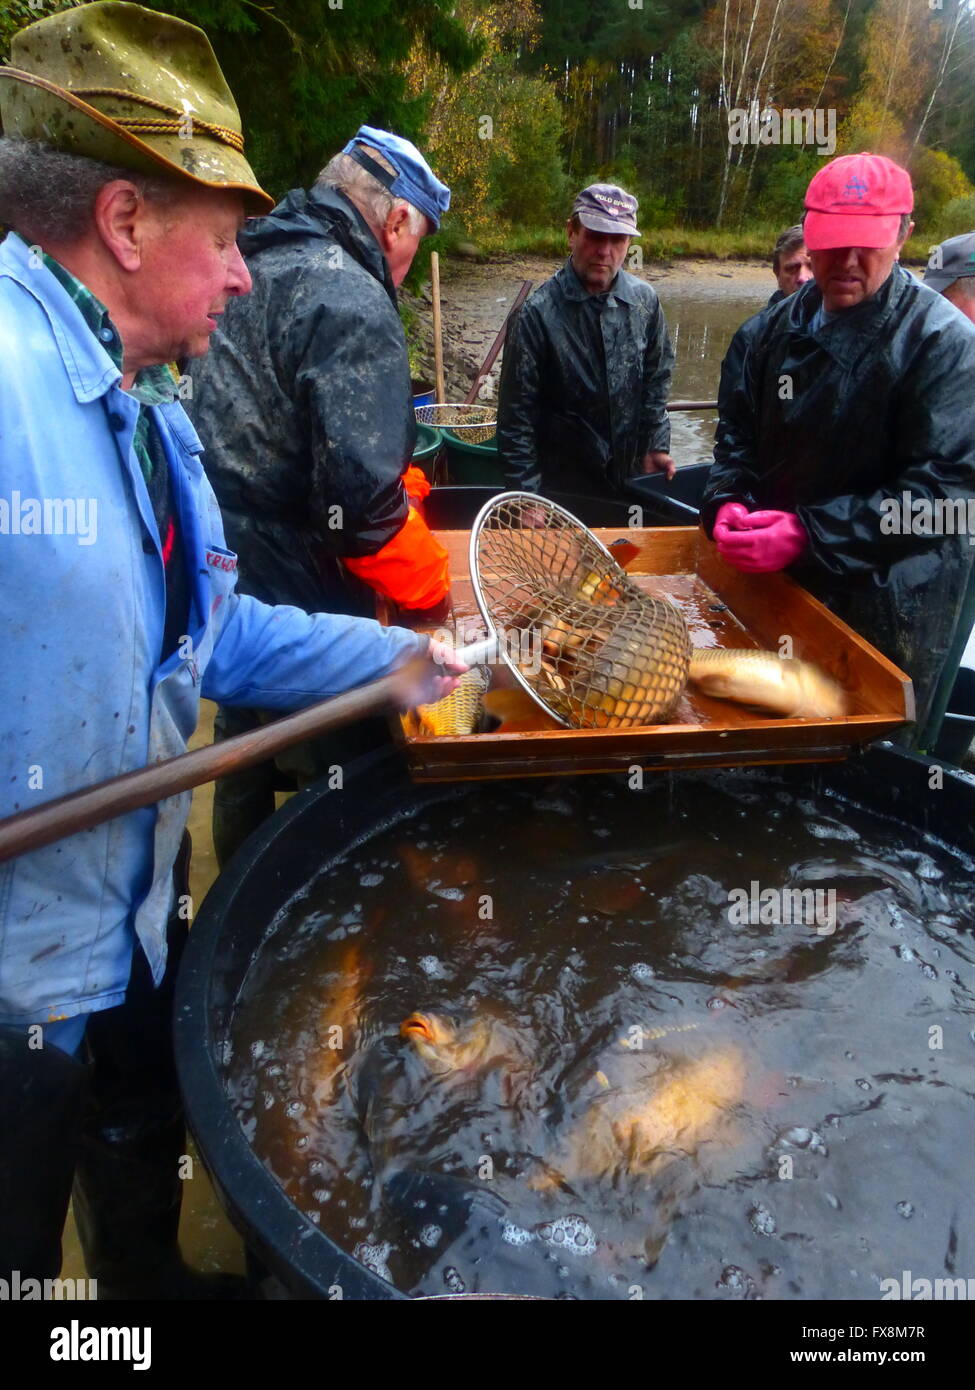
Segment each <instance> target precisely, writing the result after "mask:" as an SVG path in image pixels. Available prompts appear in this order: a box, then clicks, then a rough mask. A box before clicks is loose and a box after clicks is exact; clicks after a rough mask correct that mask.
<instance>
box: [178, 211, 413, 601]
mask: <svg viewBox="0 0 975 1390" xmlns="http://www.w3.org/2000/svg"><path fill="white" fill-rule="evenodd" d="M239 241H240V248H241V250H242V251H243V253H244V255H245V256H246V258H247V265H248V269H249V270H250V272H251V275H252V277H253V280H254V288H253V291H252V292H251V294H249V295H246V296H243V297H240V298H235V299H232V300H231V301H230V302H229V303H228V305H227V308H226V311H225V313H224V315H223V318H222V319H221V320H220V327H219V328H218V330H217V331H216V332H215V333H214V334H213V335H212V337H211V345H210V351H209V353H208V354H207V356H206V357H203V358H200V359H199V360H198V361H195V362H193V363H192V364H191V376H192V391H193V394H192V399H191V400H189V401H187V402H185V404H186V407H187V409H188V411H189V412H190V414H191V416H192V417H193V420H194V423H195V424H196V426H197V429H198V431H199V433H200V436H201V437H202V439H203V441H204V443H205V445H206V455H205V465H206V471H207V475H208V477H209V478H210V481H211V482H212V484H213V487H214V490H215V492H216V494H217V498H218V499H219V502H220V505H221V509H222V511H223V516H224V523H225V527H226V532H227V544H228V545H229V546H230V547H231V549H233V550H236V551H237V553H238V556H239V569H240V585H239V587H240V589H241V590H242V591H243V592H246V593H252V594H255V595H256V596H257V597H259V598H261V599H264V600H265V601H267V602H271V603H293V604H297V605H298V606H299V607H302V608H305V609H306V610H309V611H317V610H319V609H323V608H328V609H333V610H337V611H345V612H353V613H355V612H361V613H366V614H369V615H371V614H372V611H373V608H374V595H372V594H371V592H370V591H368V590H367V589H366V586H365V585H362V584H360V583H359V581H358V580H356V579H354V578H353V577H352V576H351V575H348V574H347V572H346V571H344V570H343V569H342V567H341V566H340V565H339V564H338V563H337V559H336V558H335V557H338V556H342V555H352V556H357V555H372V554H375V552H376V551H378V550H381V549H382V547H383V546H384V545H386V544H387V542H388V541H390V540H391V539H392V538H393V536H395V535H396V533H397V532H398V531H399V530H400V529H401V528H402V526H403V523H404V521H405V520H406V514H407V507H408V502H407V498H406V493H405V491H404V489H403V485H402V482H401V475H402V472H403V468H404V466H405V463H406V462H407V461H408V460H409V458H410V455H411V454H412V452H413V448H414V444H415V440H416V422H415V417H414V414H413V409H412V397H411V388H410V370H409V362H408V359H407V353H406V343H405V340H404V336H403V328H402V324H401V322H400V318H399V313H398V311H397V308H396V290H395V288H394V286H393V283H392V280H391V278H390V275H389V267H388V265H387V262H386V258H385V256H384V255H383V254H382V250H381V248H380V246H379V244H378V242H377V241H376V238H375V237H374V236H373V234H372V232H371V231H370V230H369V227H368V226H367V225H366V223H365V221H364V220H363V218H362V216H361V215H360V213H359V212H358V210H357V209H356V208H355V207H354V206H353V204H352V203H351V202H349V200H348V199H347V198H346V197H344V195H343V194H341V193H339V192H337V191H336V190H334V189H325V190H320V189H318V188H312V189H311V191H310V192H307V193H306V192H305V191H304V190H302V189H295V190H293V191H292V192H291V193H289V194H288V195H287V197H286V198H285V199H284V201H283V202H281V203H279V205H278V206H277V207H276V208H275V209H274V211H273V212H271V213H270V214H269V215H268V216H267V217H265V218H262V219H260V221H258V222H256V223H255V224H254V225H253V227H250V226H248V227H247V228H245V229H244V231H243V232H242V233H241V235H240V239H239ZM377 364H380V365H379V367H378V369H377Z"/></svg>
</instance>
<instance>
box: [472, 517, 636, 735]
mask: <svg viewBox="0 0 975 1390" xmlns="http://www.w3.org/2000/svg"><path fill="white" fill-rule="evenodd" d="M516 502H517V503H521V504H523V505H525V506H542V507H544V508H546V509H547V510H548V511H550V512H552V513H554V514H555V515H557V516H558V517H560V518H561V520H562V521H563V522H567V523H568V527H567V528H566V529H568V528H569V527H571V528H576V529H577V531H578V533H579V534H580V535H581V536H583V537H584V538H587V539H588V540H589V541H590V542H591V543H592V544H593V545H594V546H596V547H598V549H599V550H601V551H602V552H603V554H604V555H605V556H606V559H607V560H609V561H610V562H611V563H612V564H614V565H615V564H616V561H615V560H614V559H613V556H612V554H611V553H610V551H609V549H608V547H607V546H605V545H604V544H603V543H602V541H601V540H600V539H599V537H598V536H594V535H593V533H592V532H591V531H590V529H589V527H588V526H586V525H585V523H584V522H582V521H580V520H579V518H578V517H577V516H575V515H574V514H573V513H572V512H570V511H568V509H567V508H565V507H561V506H559V504H558V503H557V502H552V501H550V500H549V499H548V498H547V497H540V496H539V495H538V494H537V493H533V492H518V491H513V492H500V493H498V494H497V496H495V497H491V498H489V499H488V501H487V502H485V504H484V506H483V507H482V508H481V510H480V511H479V512H478V514H477V516H476V517H475V518H474V525H473V526H472V527H471V538H470V544H469V545H468V550H467V567H468V571H469V573H470V576H471V585H472V587H473V590H474V598H475V599H476V601H477V606H478V609H479V610H480V614H481V617H482V619H483V620H484V622H485V624H486V625H487V629H488V635H489V636H491V637H495V638H497V637H498V628H497V624H496V622H495V620H494V614H493V612H492V609H491V604H490V601H489V599H488V597H487V595H486V593H485V591H484V586H483V584H482V581H481V565H480V540H481V536H482V534H483V532H484V531H485V530H486V529H488V523H489V522H490V520H491V519H492V516H493V515H494V513H495V512H497V511H499V510H500V509H501V507H502V506H510V505H511V504H512V503H516ZM498 652H499V654H500V656H501V660H502V661H503V662H504V664H505V666H506V667H507V668H508V670H509V671H510V672H511V674H512V675H513V676H514V678H515V680H516V681H517V682H518V685H519V686H520V688H521V689H522V690H524V691H525V693H526V694H527V695H529V696H530V697H531V699H532V700H533V701H534V703H535V704H536V705H537V706H538V708H539V709H540V710H542V711H543V713H545V714H547V715H548V716H549V718H551V719H554V720H556V721H557V722H558V723H559V724H561V725H562V727H563V728H565V729H572V730H578V726H577V725H575V724H573V723H572V721H571V720H569V719H567V718H566V717H565V716H564V715H563V714H560V713H559V711H558V710H557V709H555V708H554V707H553V706H552V705H550V704H549V703H548V702H547V701H546V700H545V699H543V697H542V696H541V695H540V694H539V693H538V691H537V690H535V688H534V686H533V685H532V684H531V682H530V681H529V680H527V679H526V678H525V676H523V675H522V673H521V671H520V670H519V668H518V664H517V662H516V661H515V660H514V658H513V657H512V656H511V653H510V652H509V651H508V650H507V647H506V644H505V642H504V641H503V640H500V639H499V640H498Z"/></svg>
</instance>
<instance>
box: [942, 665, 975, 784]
mask: <svg viewBox="0 0 975 1390" xmlns="http://www.w3.org/2000/svg"><path fill="white" fill-rule="evenodd" d="M973 742H975V671H972V670H970V669H969V667H967V666H962V667H961V668H960V669H959V671H958V675H957V676H956V678H955V684H954V688H953V689H952V692H951V699H950V700H949V701H948V708H947V710H946V711H945V717H944V723H943V724H942V725H941V732H940V733H939V735H938V742H937V743H936V744H935V749H934V751H935V753H936V755H937V756H938V757H939V758H944V759H945V760H946V761H947V762H950V763H960V762H961V761H962V759H963V758H964V757H965V756H966V755H967V754H968V751H969V749H970V748H971V746H972V744H973Z"/></svg>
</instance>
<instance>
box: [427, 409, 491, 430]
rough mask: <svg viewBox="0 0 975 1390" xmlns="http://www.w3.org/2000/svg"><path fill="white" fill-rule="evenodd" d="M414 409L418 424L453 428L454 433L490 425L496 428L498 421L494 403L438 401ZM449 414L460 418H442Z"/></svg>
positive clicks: (443, 428) (446, 428)
mask: <svg viewBox="0 0 975 1390" xmlns="http://www.w3.org/2000/svg"><path fill="white" fill-rule="evenodd" d="M414 411H415V414H416V419H417V423H418V424H420V425H434V426H436V428H437V429H442V430H451V431H452V432H454V433H457V432H460V431H464V430H483V429H485V428H487V426H489V425H490V426H491V427H492V428H494V427H496V426H497V423H498V418H497V417H498V411H497V407H496V406H493V405H474V404H471V405H466V404H463V403H461V402H458V403H457V404H456V405H452V404H451V403H450V402H449V401H437V402H434V403H433V404H431V405H418V406H414ZM447 414H449V415H450V416H451V417H454V416H458V417H459V418H450V419H444V418H441V416H442V415H447Z"/></svg>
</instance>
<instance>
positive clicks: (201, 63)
mask: <svg viewBox="0 0 975 1390" xmlns="http://www.w3.org/2000/svg"><path fill="white" fill-rule="evenodd" d="M10 62H11V66H10V67H0V122H2V125H3V133H4V134H5V135H8V136H14V137H19V138H21V139H24V140H42V141H44V142H45V143H46V144H49V145H52V146H53V147H54V148H55V149H58V150H63V151H65V152H66V153H69V154H77V155H86V156H87V157H88V158H89V159H98V160H101V161H103V162H104V163H106V164H114V165H119V166H121V167H122V168H124V169H133V170H136V171H138V172H139V173H142V174H155V175H159V174H164V173H165V174H171V175H175V176H177V177H180V178H184V179H189V180H191V181H192V182H193V183H194V184H196V185H198V186H199V185H202V186H203V187H205V188H221V189H236V190H239V191H240V192H241V193H243V194H244V196H245V202H246V204H247V208H248V211H249V212H252V213H258V212H259V213H264V212H268V211H269V210H270V209H271V208H272V207H273V206H274V200H273V199H272V198H270V197H269V196H268V194H266V193H265V192H264V190H263V189H262V188H261V186H260V184H259V183H258V182H257V179H256V177H255V176H254V171H253V169H251V167H250V165H249V164H248V163H247V160H246V159H245V158H244V139H243V136H242V135H241V130H240V113H239V111H238V110H237V103H236V102H235V101H234V98H233V95H232V93H231V91H230V88H229V87H228V86H227V83H226V81H225V79H224V75H223V73H222V72H221V71H220V67H219V65H218V63H217V60H216V57H215V56H214V52H213V49H212V48H211V47H210V41H209V39H208V38H207V36H206V34H204V32H203V30H202V29H198V28H197V27H196V25H195V24H187V23H186V22H185V20H182V19H174V18H173V17H172V16H171V15H165V14H158V13H156V12H155V11H154V10H147V9H144V8H143V7H142V6H141V5H128V4H123V3H119V0H99V3H96V4H93V5H81V6H79V7H78V8H76V9H71V10H62V11H61V12H59V13H58V14H53V15H49V16H48V17H47V18H46V19H40V20H38V21H37V23H36V24H29V25H28V26H27V28H26V29H21V30H20V32H19V33H17V34H15V35H14V37H13V40H12V42H11V45H10Z"/></svg>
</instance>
